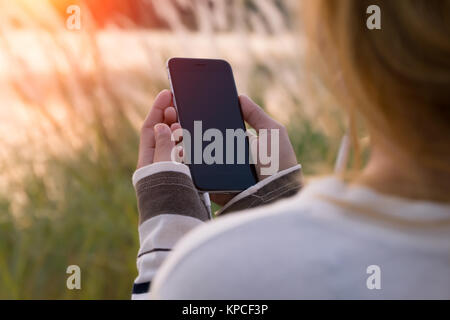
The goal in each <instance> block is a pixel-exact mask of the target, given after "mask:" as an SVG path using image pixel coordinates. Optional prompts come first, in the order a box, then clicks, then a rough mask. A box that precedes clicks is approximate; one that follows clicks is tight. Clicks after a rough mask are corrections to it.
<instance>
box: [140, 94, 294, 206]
mask: <svg viewBox="0 0 450 320" xmlns="http://www.w3.org/2000/svg"><path fill="white" fill-rule="evenodd" d="M239 100H240V104H241V109H242V114H243V116H244V120H245V121H246V122H247V123H248V124H249V125H250V126H252V127H253V128H254V129H255V130H256V132H259V131H260V130H262V129H266V130H268V132H269V135H268V138H267V146H266V147H267V150H268V151H269V152H270V145H271V138H272V136H271V135H270V130H271V129H277V130H278V133H279V134H278V139H279V140H278V141H275V142H274V143H276V144H278V149H279V155H278V161H279V166H278V170H279V171H282V170H285V169H288V168H291V167H293V166H295V165H297V159H296V156H295V153H294V150H293V148H292V145H291V142H290V141H289V136H288V134H287V131H286V128H285V127H284V126H282V125H281V124H280V123H278V122H277V121H275V120H274V119H272V118H270V117H269V116H268V115H267V114H266V113H265V112H264V110H263V109H261V108H260V107H259V106H258V105H257V104H256V103H254V102H253V101H252V100H251V99H250V98H248V97H247V96H243V95H242V96H240V97H239ZM180 128H181V127H180V124H179V123H178V122H177V113H176V110H175V108H174V107H173V99H172V93H171V92H170V91H169V90H163V91H162V92H160V93H159V95H158V96H157V98H156V100H155V102H154V104H153V107H152V108H151V110H150V113H149V114H148V116H147V118H146V119H145V121H144V124H143V126H142V130H141V140H140V144H139V160H138V165H137V167H138V169H139V168H141V167H144V166H146V165H149V164H152V163H155V162H160V161H171V160H172V150H173V149H174V148H175V145H176V143H177V142H178V141H173V140H172V132H174V131H175V130H177V129H180ZM258 140H259V138H258V136H253V137H250V145H251V149H252V153H253V156H254V157H255V147H256V146H257V145H258ZM271 158H274V155H272V154H271ZM256 159H259V158H258V157H256ZM262 167H264V166H263V165H262V164H261V163H259V162H258V161H257V164H256V170H257V174H258V178H259V180H263V179H265V178H267V177H268V176H263V175H261V168H262ZM234 196H235V195H234V194H226V195H211V200H212V201H214V202H216V203H218V204H220V205H224V204H225V203H227V202H228V201H229V200H230V199H231V198H233V197H234Z"/></svg>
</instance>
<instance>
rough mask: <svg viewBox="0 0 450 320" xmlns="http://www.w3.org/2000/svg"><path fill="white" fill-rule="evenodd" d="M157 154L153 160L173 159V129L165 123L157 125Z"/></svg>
mask: <svg viewBox="0 0 450 320" xmlns="http://www.w3.org/2000/svg"><path fill="white" fill-rule="evenodd" d="M154 131H155V154H154V159H153V162H161V161H172V152H173V150H174V148H175V142H174V141H173V140H172V131H171V130H170V128H169V126H168V125H166V124H165V123H158V124H157V125H156V126H155V129H154Z"/></svg>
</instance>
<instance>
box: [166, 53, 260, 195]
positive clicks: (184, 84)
mask: <svg viewBox="0 0 450 320" xmlns="http://www.w3.org/2000/svg"><path fill="white" fill-rule="evenodd" d="M167 70H168V75H169V81H170V86H171V90H172V94H173V97H174V105H175V108H176V110H177V113H178V120H179V122H180V125H181V127H182V128H183V129H184V130H185V133H183V146H184V153H185V154H184V161H185V163H186V164H187V165H188V166H189V169H190V172H191V175H192V180H193V181H194V184H195V186H196V188H197V189H198V190H200V191H204V192H212V193H231V192H240V191H242V190H245V189H247V188H249V187H250V186H252V185H254V184H255V183H256V182H257V175H256V171H255V166H254V165H253V164H252V161H251V157H250V151H249V140H248V137H247V135H246V134H244V137H242V132H245V131H246V128H245V124H244V119H243V116H242V111H241V106H240V103H239V97H238V93H237V89H236V84H235V81H234V77H233V71H232V69H231V66H230V64H229V63H228V62H226V61H224V60H215V59H189V58H171V59H169V60H168V61H167ZM186 132H187V133H186ZM232 133H236V134H235V135H233V134H232ZM185 135H188V136H189V137H186V136H185ZM232 135H233V137H232ZM220 136H221V137H220ZM187 138H189V139H187ZM188 140H189V143H187V141H188ZM200 158H201V159H200ZM186 160H188V161H186Z"/></svg>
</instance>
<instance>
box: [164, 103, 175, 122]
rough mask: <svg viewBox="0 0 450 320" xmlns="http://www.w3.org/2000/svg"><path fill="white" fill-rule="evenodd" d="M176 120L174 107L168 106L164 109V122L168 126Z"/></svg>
mask: <svg viewBox="0 0 450 320" xmlns="http://www.w3.org/2000/svg"><path fill="white" fill-rule="evenodd" d="M176 121H177V111H176V110H175V108H174V107H168V108H167V109H165V110H164V123H165V124H167V125H168V126H170V125H172V124H173V123H175V122H176Z"/></svg>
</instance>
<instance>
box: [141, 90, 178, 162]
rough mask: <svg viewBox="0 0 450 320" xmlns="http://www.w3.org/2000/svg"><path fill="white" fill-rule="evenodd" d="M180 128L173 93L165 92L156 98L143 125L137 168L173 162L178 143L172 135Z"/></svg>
mask: <svg viewBox="0 0 450 320" xmlns="http://www.w3.org/2000/svg"><path fill="white" fill-rule="evenodd" d="M179 128H180V124H179V123H177V112H176V110H175V108H174V107H173V99H172V93H171V92H170V91H169V90H163V91H161V92H160V93H159V94H158V96H157V97H156V99H155V102H154V103H153V107H152V108H151V109H150V112H149V114H148V115H147V118H146V119H145V120H144V124H143V125H142V129H141V140H140V143H139V159H138V164H137V168H138V169H139V168H142V167H144V166H146V165H149V164H152V163H155V162H161V161H171V155H172V150H173V148H174V147H175V143H176V141H173V140H172V138H171V135H172V132H173V131H175V130H177V129H179Z"/></svg>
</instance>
